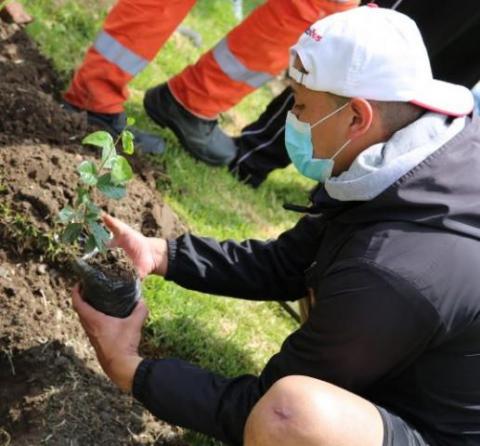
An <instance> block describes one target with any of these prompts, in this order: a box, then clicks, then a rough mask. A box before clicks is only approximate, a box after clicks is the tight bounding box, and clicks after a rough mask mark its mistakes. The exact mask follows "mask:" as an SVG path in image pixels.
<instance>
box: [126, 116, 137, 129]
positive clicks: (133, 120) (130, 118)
mask: <svg viewBox="0 0 480 446" xmlns="http://www.w3.org/2000/svg"><path fill="white" fill-rule="evenodd" d="M134 124H135V118H132V117H131V116H129V117H128V118H127V127H131V126H132V125H134Z"/></svg>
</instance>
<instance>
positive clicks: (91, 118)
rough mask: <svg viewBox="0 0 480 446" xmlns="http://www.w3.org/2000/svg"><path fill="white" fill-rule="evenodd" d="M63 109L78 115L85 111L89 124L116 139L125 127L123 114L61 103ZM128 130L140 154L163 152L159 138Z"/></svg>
mask: <svg viewBox="0 0 480 446" xmlns="http://www.w3.org/2000/svg"><path fill="white" fill-rule="evenodd" d="M63 108H64V110H66V111H69V112H77V113H78V112H81V111H86V112H87V121H88V123H89V124H91V125H94V126H98V127H100V128H102V129H104V130H106V131H107V132H108V133H110V134H111V135H112V136H113V137H114V138H117V137H118V135H120V133H121V132H122V131H123V129H124V128H125V127H126V125H127V116H126V114H125V113H115V114H107V113H94V112H90V111H88V110H81V109H79V108H77V107H75V106H73V105H72V104H69V103H68V102H65V101H64V102H63ZM128 130H130V131H131V132H132V133H133V136H134V137H135V139H134V143H135V149H137V150H139V151H140V152H142V153H153V154H156V155H159V154H161V153H163V152H164V151H165V141H164V140H163V138H162V137H161V136H158V135H153V134H151V133H147V132H143V131H141V130H139V129H137V128H135V127H129V128H128Z"/></svg>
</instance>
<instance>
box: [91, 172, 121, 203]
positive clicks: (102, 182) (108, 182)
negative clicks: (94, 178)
mask: <svg viewBox="0 0 480 446" xmlns="http://www.w3.org/2000/svg"><path fill="white" fill-rule="evenodd" d="M97 188H98V190H99V191H100V192H101V193H102V194H103V195H105V196H106V197H108V198H112V199H113V200H120V199H121V198H123V197H124V196H125V195H126V194H127V189H126V188H125V186H117V185H115V184H113V183H112V176H111V175H110V174H109V173H107V174H105V175H102V176H101V177H100V178H99V179H98V183H97Z"/></svg>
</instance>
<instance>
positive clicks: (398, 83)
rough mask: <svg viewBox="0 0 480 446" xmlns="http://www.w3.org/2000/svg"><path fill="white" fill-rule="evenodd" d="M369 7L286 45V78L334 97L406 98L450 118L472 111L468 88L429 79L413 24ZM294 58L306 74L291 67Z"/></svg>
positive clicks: (317, 26)
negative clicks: (299, 62) (287, 67)
mask: <svg viewBox="0 0 480 446" xmlns="http://www.w3.org/2000/svg"><path fill="white" fill-rule="evenodd" d="M374 6H375V7H372V6H362V7H359V8H354V9H351V10H349V11H346V12H340V13H337V14H332V15H330V16H328V17H326V18H324V19H322V20H319V21H318V22H316V23H314V24H313V25H312V26H311V27H310V28H309V29H308V30H307V31H305V33H304V34H303V35H302V37H300V39H299V41H298V43H297V44H296V45H295V46H293V47H292V49H291V60H290V69H289V74H290V77H292V78H293V79H294V80H295V81H297V82H298V83H300V84H302V85H304V86H305V87H307V88H308V89H310V90H315V91H324V92H329V93H333V94H336V95H339V96H346V97H362V98H364V99H371V100H377V101H399V102H411V103H412V104H416V105H418V106H420V107H423V108H425V109H428V110H431V111H435V112H438V113H443V114H446V115H450V116H464V115H468V114H469V113H471V112H472V110H473V107H474V99H473V95H472V93H471V92H470V90H469V89H468V88H466V87H463V86H461V85H456V84H452V83H449V82H443V81H439V80H435V79H433V75H432V69H431V67H430V61H429V58H428V54H427V50H426V48H425V44H424V43H423V39H422V36H421V35H420V31H419V29H418V27H417V25H416V24H415V22H414V21H413V20H412V19H410V18H409V17H407V16H406V15H404V14H401V13H399V12H397V11H394V10H391V9H385V8H379V7H377V6H376V5H374ZM297 56H298V58H299V59H300V61H301V62H302V65H303V66H304V68H305V70H306V72H307V73H302V72H301V71H299V70H298V69H296V68H295V67H294V66H293V64H294V61H295V58H296V57H297Z"/></svg>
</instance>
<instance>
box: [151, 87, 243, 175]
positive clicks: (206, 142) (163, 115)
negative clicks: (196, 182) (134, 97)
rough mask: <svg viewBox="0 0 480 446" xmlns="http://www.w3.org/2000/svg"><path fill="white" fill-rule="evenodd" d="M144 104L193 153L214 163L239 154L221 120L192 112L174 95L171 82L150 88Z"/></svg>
mask: <svg viewBox="0 0 480 446" xmlns="http://www.w3.org/2000/svg"><path fill="white" fill-rule="evenodd" d="M143 107H144V108H145V111H146V112H147V115H148V116H150V118H151V119H152V120H153V121H155V122H156V123H157V124H158V125H159V126H161V127H168V128H170V129H171V130H172V131H173V132H174V133H175V135H176V136H177V138H178V139H179V140H180V143H181V144H182V145H183V147H184V148H185V150H187V151H188V152H189V153H190V154H191V155H192V156H193V157H195V158H197V159H199V160H201V161H203V162H205V163H207V164H212V165H214V166H223V165H226V164H228V163H229V162H230V161H232V160H233V159H234V158H235V155H236V153H237V147H236V146H235V143H234V142H233V139H232V138H230V137H229V136H227V135H226V134H225V133H223V131H222V130H221V129H220V127H219V125H218V121H217V120H216V119H215V120H208V119H201V118H199V117H197V116H195V115H193V114H192V113H190V112H189V111H188V110H186V109H185V108H184V107H183V106H182V105H181V104H180V103H179V102H177V100H176V99H175V98H174V97H173V95H172V94H171V93H170V90H169V89H168V86H167V84H161V85H158V86H157V87H154V88H151V89H150V90H147V92H146V93H145V97H144V99H143Z"/></svg>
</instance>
